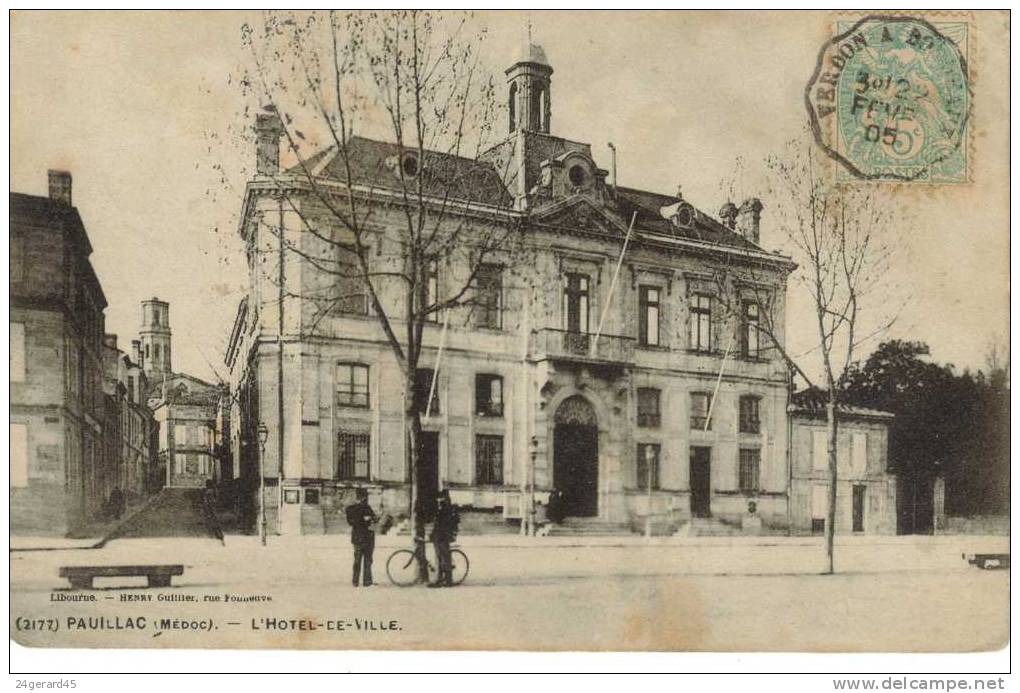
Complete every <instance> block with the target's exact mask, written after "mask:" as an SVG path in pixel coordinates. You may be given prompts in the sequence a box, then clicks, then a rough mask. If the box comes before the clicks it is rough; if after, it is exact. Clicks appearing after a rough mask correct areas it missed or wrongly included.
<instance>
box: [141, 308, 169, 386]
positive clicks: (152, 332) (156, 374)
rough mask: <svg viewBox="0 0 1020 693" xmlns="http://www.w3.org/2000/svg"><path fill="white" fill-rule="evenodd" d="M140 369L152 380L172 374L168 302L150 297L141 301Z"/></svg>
mask: <svg viewBox="0 0 1020 693" xmlns="http://www.w3.org/2000/svg"><path fill="white" fill-rule="evenodd" d="M138 336H139V337H140V338H141V345H140V346H141V357H142V370H143V371H144V372H145V374H146V375H147V376H148V377H149V380H150V381H152V382H155V381H158V380H160V379H162V377H163V376H164V375H166V376H169V375H172V374H173V370H172V369H171V367H170V364H171V361H170V304H168V303H167V302H166V301H160V300H159V299H158V298H155V297H153V298H151V299H149V300H147V301H142V325H141V329H140V330H139V331H138Z"/></svg>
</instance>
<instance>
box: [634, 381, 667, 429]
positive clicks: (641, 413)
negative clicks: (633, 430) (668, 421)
mask: <svg viewBox="0 0 1020 693" xmlns="http://www.w3.org/2000/svg"><path fill="white" fill-rule="evenodd" d="M661 418H662V417H661V414H660V410H659V391H658V390H656V389H655V388H654V387H639V388H638V391H637V425H638V426H641V427H645V428H658V427H659V424H660V422H661Z"/></svg>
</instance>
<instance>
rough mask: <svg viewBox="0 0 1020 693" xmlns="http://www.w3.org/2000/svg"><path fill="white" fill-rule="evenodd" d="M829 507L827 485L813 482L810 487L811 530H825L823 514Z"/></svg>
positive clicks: (824, 514)
mask: <svg viewBox="0 0 1020 693" xmlns="http://www.w3.org/2000/svg"><path fill="white" fill-rule="evenodd" d="M828 509H829V487H828V486H826V485H824V484H814V485H813V486H812V487H811V531H812V532H813V533H815V534H821V533H822V532H824V531H825V516H826V515H827V511H828Z"/></svg>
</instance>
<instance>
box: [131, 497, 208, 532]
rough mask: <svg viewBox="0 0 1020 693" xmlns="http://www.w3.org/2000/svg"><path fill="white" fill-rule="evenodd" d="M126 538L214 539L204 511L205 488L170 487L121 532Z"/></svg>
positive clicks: (132, 519)
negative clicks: (203, 492)
mask: <svg viewBox="0 0 1020 693" xmlns="http://www.w3.org/2000/svg"><path fill="white" fill-rule="evenodd" d="M118 536H120V537H123V538H139V537H210V536H213V535H212V534H211V533H210V528H209V525H208V524H207V523H206V520H205V516H204V515H203V512H202V489H198V488H166V489H163V490H162V491H160V493H159V496H158V497H157V498H156V499H155V500H154V501H153V502H152V503H151V504H150V505H149V506H148V507H146V508H145V509H144V510H142V511H141V512H139V513H138V514H137V515H135V516H134V517H133V518H131V519H130V520H129V521H128V522H126V523H125V524H124V527H123V528H122V529H121V531H120V532H118Z"/></svg>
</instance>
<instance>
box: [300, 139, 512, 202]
mask: <svg viewBox="0 0 1020 693" xmlns="http://www.w3.org/2000/svg"><path fill="white" fill-rule="evenodd" d="M347 154H348V158H349V160H350V166H351V174H352V177H353V178H354V182H355V183H356V184H358V185H367V186H372V187H375V188H383V189H386V190H393V191H400V190H401V183H400V173H399V171H398V170H397V167H398V166H399V165H400V161H401V159H400V155H401V150H400V147H398V146H397V145H396V144H393V143H391V142H381V141H378V140H371V139H368V138H365V137H351V138H350V139H349V140H348V141H347ZM403 154H404V156H405V157H406V156H407V155H416V154H417V150H415V149H407V148H405V149H404V150H403ZM306 169H307V171H310V172H312V173H313V174H314V175H317V176H322V177H324V178H331V179H333V180H338V181H344V182H346V180H347V169H346V165H345V162H344V159H343V157H341V156H339V152H338V150H337V148H336V147H335V146H334V147H330V148H328V149H326V150H323V151H321V152H319V153H317V154H315V155H314V156H312V157H311V158H309V159H306V160H305V162H304V166H303V167H302V165H301V164H298V165H296V166H292V167H291V168H289V169H287V171H286V173H288V174H294V175H306V173H305V172H306ZM419 175H421V176H422V182H423V191H424V193H425V194H426V195H429V196H434V197H447V196H448V197H449V198H450V199H455V200H460V201H466V202H476V203H483V204H490V205H507V204H509V203H510V193H509V192H508V191H507V189H506V187H505V186H504V185H503V181H502V179H501V178H500V176H499V174H498V173H497V172H496V169H495V168H494V167H493V165H492V164H490V163H488V162H484V161H478V160H475V159H469V158H467V157H463V156H456V155H453V154H446V153H444V152H437V151H431V150H426V151H425V152H424V165H423V166H421V173H420V174H419ZM411 189H413V187H412V188H411Z"/></svg>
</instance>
